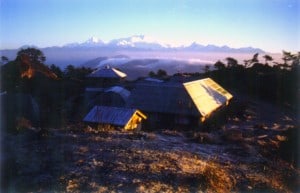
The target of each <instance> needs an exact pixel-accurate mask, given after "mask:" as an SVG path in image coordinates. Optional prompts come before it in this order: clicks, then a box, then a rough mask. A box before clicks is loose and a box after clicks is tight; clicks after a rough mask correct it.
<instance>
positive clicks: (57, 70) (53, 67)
mask: <svg viewBox="0 0 300 193" xmlns="http://www.w3.org/2000/svg"><path fill="white" fill-rule="evenodd" d="M50 70H51V71H52V72H54V73H55V74H56V75H57V77H59V78H61V77H62V75H63V72H62V70H61V69H60V68H59V66H56V65H55V64H51V66H50Z"/></svg>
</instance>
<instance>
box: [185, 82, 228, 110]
mask: <svg viewBox="0 0 300 193" xmlns="http://www.w3.org/2000/svg"><path fill="white" fill-rule="evenodd" d="M183 85H184V87H185V89H186V90H187V92H188V93H189V95H190V97H191V98H192V100H193V102H194V104H195V105H196V107H197V109H198V110H199V112H200V113H201V115H202V116H207V115H209V114H210V113H211V112H212V111H214V110H216V109H217V108H219V107H220V106H221V105H223V104H226V102H227V101H228V100H230V99H231V98H232V95H231V94H230V93H229V92H228V91H226V90H225V89H223V88H222V87H221V86H220V85H219V84H217V83H216V82H215V81H213V80H212V79H210V78H206V79H201V80H196V81H192V82H187V83H184V84H183Z"/></svg>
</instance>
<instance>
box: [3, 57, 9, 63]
mask: <svg viewBox="0 0 300 193" xmlns="http://www.w3.org/2000/svg"><path fill="white" fill-rule="evenodd" d="M8 61H9V60H8V58H7V57H6V56H1V64H6V63H7V62H8Z"/></svg>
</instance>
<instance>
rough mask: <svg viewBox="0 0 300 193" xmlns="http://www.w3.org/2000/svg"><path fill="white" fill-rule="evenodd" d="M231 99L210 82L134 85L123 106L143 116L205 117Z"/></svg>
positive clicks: (215, 84)
mask: <svg viewBox="0 0 300 193" xmlns="http://www.w3.org/2000/svg"><path fill="white" fill-rule="evenodd" d="M231 98H232V95H231V94H230V93H229V92H227V91H226V90H224V89H223V88H222V87H221V86H220V85H218V84H217V83H216V82H214V81H213V80H212V79H210V78H206V79H201V80H196V81H191V82H187V83H183V84H182V83H157V84H137V85H136V87H135V89H133V90H132V92H131V95H130V97H129V99H128V102H127V106H128V107H131V108H138V109H141V110H142V111H146V112H157V113H171V114H179V115H192V116H207V115H209V114H210V113H211V112H212V111H214V110H216V109H217V108H218V107H220V106H221V105H223V104H226V102H227V101H228V100H229V99H231Z"/></svg>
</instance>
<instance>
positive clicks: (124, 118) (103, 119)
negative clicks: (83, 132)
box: [83, 106, 137, 126]
mask: <svg viewBox="0 0 300 193" xmlns="http://www.w3.org/2000/svg"><path fill="white" fill-rule="evenodd" d="M136 111H137V110H136V109H128V108H119V107H108V106H94V107H93V108H92V110H91V111H90V112H89V113H88V114H87V115H86V116H85V117H84V119H83V121H85V122H92V123H104V124H112V125H118V126H125V125H126V124H127V122H128V121H129V120H130V118H131V117H132V116H133V115H134V113H135V112H136Z"/></svg>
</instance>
